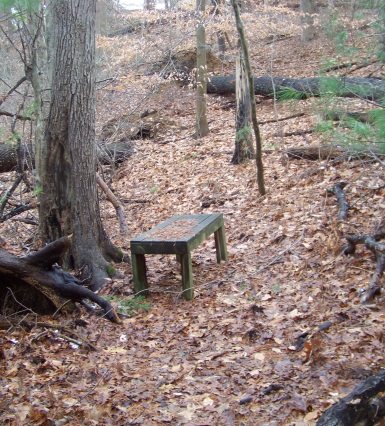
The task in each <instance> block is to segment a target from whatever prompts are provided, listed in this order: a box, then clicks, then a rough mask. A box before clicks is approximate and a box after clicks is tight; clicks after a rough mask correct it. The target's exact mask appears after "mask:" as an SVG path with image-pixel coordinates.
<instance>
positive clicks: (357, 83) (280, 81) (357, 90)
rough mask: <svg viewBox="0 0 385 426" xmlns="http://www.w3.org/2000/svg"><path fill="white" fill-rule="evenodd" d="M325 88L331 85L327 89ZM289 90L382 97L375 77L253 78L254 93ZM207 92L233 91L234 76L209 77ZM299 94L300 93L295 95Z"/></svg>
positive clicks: (383, 85)
mask: <svg viewBox="0 0 385 426" xmlns="http://www.w3.org/2000/svg"><path fill="white" fill-rule="evenodd" d="M328 87H330V88H332V90H331V89H329V90H328ZM288 89H289V90H292V91H295V92H298V93H297V94H298V95H301V94H302V97H303V98H308V97H312V96H320V95H322V94H323V93H328V92H329V93H328V94H330V92H331V91H332V92H333V94H335V95H336V96H340V97H350V98H355V97H359V98H364V99H370V100H373V101H376V100H379V99H381V98H382V97H384V96H385V81H383V80H380V79H377V78H361V77H352V78H342V79H338V78H334V77H324V78H318V77H315V78H302V79H296V78H284V77H270V76H262V77H254V91H255V94H256V95H260V96H268V97H270V96H273V95H276V96H277V95H278V97H279V93H280V92H284V91H285V90H286V91H287V90H288ZM207 93H213V94H217V95H224V94H228V93H235V76H211V77H210V78H209V81H208V82H207ZM298 97H300V96H298Z"/></svg>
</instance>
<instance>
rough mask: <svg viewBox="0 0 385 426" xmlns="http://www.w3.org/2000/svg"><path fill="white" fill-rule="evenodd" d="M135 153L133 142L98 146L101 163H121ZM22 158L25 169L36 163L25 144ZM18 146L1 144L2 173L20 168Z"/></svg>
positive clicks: (21, 151)
mask: <svg viewBox="0 0 385 426" xmlns="http://www.w3.org/2000/svg"><path fill="white" fill-rule="evenodd" d="M133 154H134V146H133V144H132V143H131V142H125V143H113V144H106V145H100V146H98V159H99V162H100V164H103V165H106V164H115V165H116V164H119V163H122V162H123V161H125V160H127V158H129V157H130V156H131V155H133ZM20 158H21V159H22V167H23V168H24V169H23V170H27V169H31V167H33V165H34V155H33V152H31V151H30V150H29V149H28V147H26V146H25V145H21V146H20ZM18 168H19V167H18V155H17V147H16V146H14V145H12V144H0V173H7V172H11V171H13V170H18Z"/></svg>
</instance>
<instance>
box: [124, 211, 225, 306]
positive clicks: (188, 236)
mask: <svg viewBox="0 0 385 426" xmlns="http://www.w3.org/2000/svg"><path fill="white" fill-rule="evenodd" d="M180 220H194V221H195V222H196V225H194V226H191V229H187V233H186V227H184V228H182V227H181V231H183V234H184V236H182V237H179V238H177V239H175V238H174V239H167V238H165V239H157V238H156V237H155V238H154V239H153V238H151V235H152V234H154V233H155V232H157V231H161V232H166V233H167V227H170V229H171V227H174V229H175V226H177V222H178V221H180ZM211 234H214V238H215V248H216V255H217V262H218V263H220V262H221V261H222V260H223V261H226V260H228V256H227V249H226V236H225V227H224V221H223V214H222V213H215V214H201V215H181V216H174V217H172V218H170V219H168V220H166V221H164V222H162V223H160V224H159V225H157V226H155V227H154V228H152V229H150V230H149V231H147V232H145V233H143V234H141V235H139V236H138V237H135V238H134V239H133V240H131V258H132V274H133V278H134V290H135V294H136V295H144V296H148V282H147V274H146V273H147V268H146V259H145V256H144V255H145V254H175V255H176V256H177V260H178V261H179V262H180V263H181V267H182V285H183V296H184V298H185V299H186V300H191V299H192V298H193V297H194V286H193V274H192V266H191V250H194V249H195V248H196V247H198V246H199V244H201V243H202V242H203V241H204V240H206V239H207V238H208V237H209V236H210V235H211Z"/></svg>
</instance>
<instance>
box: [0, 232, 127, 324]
mask: <svg viewBox="0 0 385 426" xmlns="http://www.w3.org/2000/svg"><path fill="white" fill-rule="evenodd" d="M70 244H71V237H63V238H60V239H58V240H56V241H54V242H52V243H50V244H48V245H47V246H45V247H44V248H42V249H41V250H39V251H38V252H36V253H34V254H31V255H29V256H26V257H17V256H14V255H12V254H10V253H7V252H6V251H4V250H0V306H1V309H2V312H0V313H1V314H3V315H6V314H7V313H8V312H9V311H10V310H11V311H12V310H15V311H16V312H18V311H20V310H24V311H25V310H32V311H33V312H36V313H40V314H48V313H54V312H55V311H57V310H58V309H61V308H62V307H63V306H64V305H66V304H67V303H68V301H70V302H72V306H73V305H74V303H83V302H84V299H88V300H90V301H92V302H94V303H96V304H98V305H99V306H100V307H101V308H102V309H103V310H104V312H105V316H106V318H108V319H109V320H111V321H113V322H116V323H120V322H121V321H120V319H119V317H118V315H117V313H116V312H115V310H114V308H113V307H112V305H111V304H110V303H109V302H108V301H106V300H105V299H103V298H102V297H100V296H98V295H97V294H95V293H94V292H93V291H91V290H90V289H88V288H86V287H84V286H83V285H81V282H80V281H79V280H77V279H76V278H75V277H73V276H72V275H70V274H69V273H68V272H65V271H63V270H62V269H60V268H59V267H56V266H53V265H54V264H55V263H57V262H59V261H60V260H61V258H62V256H63V255H64V254H65V252H66V251H67V249H68V248H69V246H70Z"/></svg>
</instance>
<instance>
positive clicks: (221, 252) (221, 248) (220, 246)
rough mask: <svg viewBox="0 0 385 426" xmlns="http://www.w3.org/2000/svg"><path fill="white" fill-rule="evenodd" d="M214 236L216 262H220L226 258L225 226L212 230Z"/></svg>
mask: <svg viewBox="0 0 385 426" xmlns="http://www.w3.org/2000/svg"><path fill="white" fill-rule="evenodd" d="M214 238H215V249H216V253H217V263H221V260H225V261H226V260H228V257H227V248H226V235H225V227H224V226H221V227H220V228H219V229H218V230H216V231H215V232H214Z"/></svg>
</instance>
